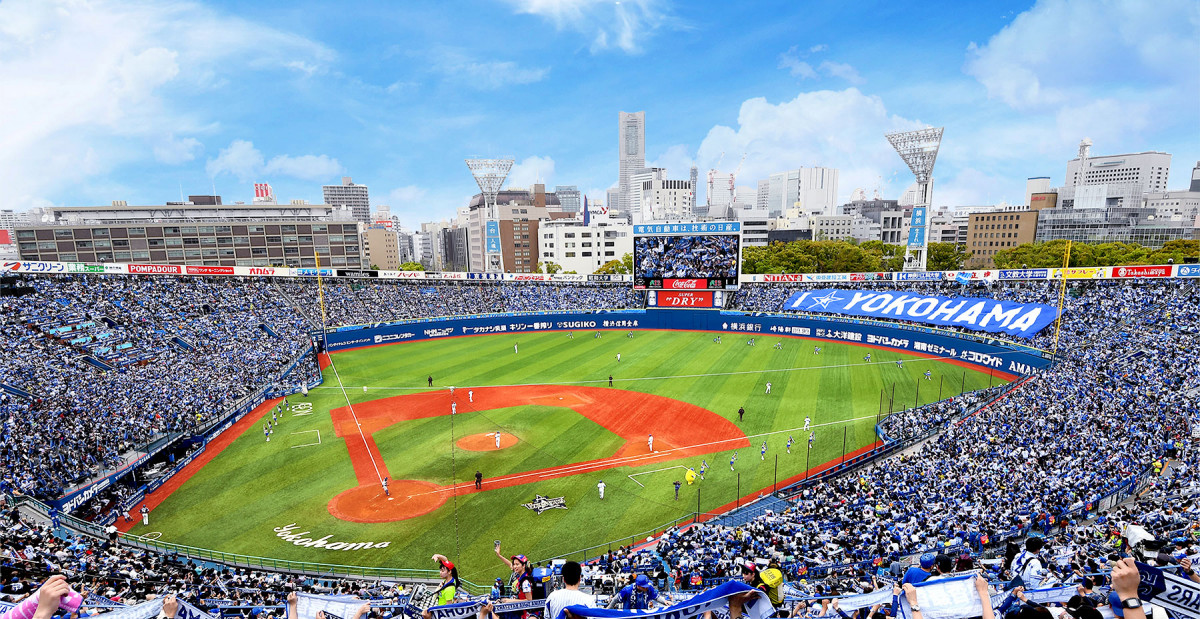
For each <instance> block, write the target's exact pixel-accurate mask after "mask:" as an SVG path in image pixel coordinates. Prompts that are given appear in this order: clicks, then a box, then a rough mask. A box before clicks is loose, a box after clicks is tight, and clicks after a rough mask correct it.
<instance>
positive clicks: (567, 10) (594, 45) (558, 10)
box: [506, 0, 678, 54]
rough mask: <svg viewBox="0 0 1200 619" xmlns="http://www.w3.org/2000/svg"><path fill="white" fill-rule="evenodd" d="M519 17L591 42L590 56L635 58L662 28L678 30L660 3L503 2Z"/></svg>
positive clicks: (639, 0) (628, 0) (588, 0)
mask: <svg viewBox="0 0 1200 619" xmlns="http://www.w3.org/2000/svg"><path fill="white" fill-rule="evenodd" d="M506 1H507V3H508V4H510V5H512V6H513V7H514V8H516V10H517V12H518V13H526V14H530V15H537V16H539V17H542V18H544V19H547V20H549V21H551V22H553V23H554V26H555V28H557V29H559V30H563V29H568V28H569V29H572V30H576V31H578V32H579V33H580V34H583V35H584V36H588V37H590V38H591V45H590V48H591V51H592V52H593V53H595V52H598V51H602V50H606V49H609V48H614V47H615V48H619V49H620V50H622V51H624V52H626V53H629V54H636V53H639V52H641V51H642V48H643V44H644V42H645V40H646V39H648V38H650V37H651V36H652V35H653V34H654V33H655V32H656V31H657V30H659V29H660V28H663V27H665V26H669V25H674V26H678V23H677V22H676V20H674V19H673V18H672V16H671V14H670V13H669V11H668V10H667V9H666V8H665V4H666V2H663V1H661V0H623V1H618V2H614V1H612V0H506Z"/></svg>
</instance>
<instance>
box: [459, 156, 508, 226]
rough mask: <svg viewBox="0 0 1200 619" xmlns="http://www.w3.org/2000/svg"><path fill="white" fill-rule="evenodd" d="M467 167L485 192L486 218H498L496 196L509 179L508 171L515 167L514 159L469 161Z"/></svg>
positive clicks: (480, 188)
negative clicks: (505, 180)
mask: <svg viewBox="0 0 1200 619" xmlns="http://www.w3.org/2000/svg"><path fill="white" fill-rule="evenodd" d="M466 161H467V167H468V168H470V169H471V176H474V177H475V182H476V183H477V184H478V185H479V190H480V191H482V192H483V207H484V211H485V213H484V216H485V217H486V218H488V219H495V217H496V196H497V195H498V194H499V193H500V188H501V187H503V186H504V179H506V178H508V171H509V170H511V169H512V167H513V160H512V159H467V160H466Z"/></svg>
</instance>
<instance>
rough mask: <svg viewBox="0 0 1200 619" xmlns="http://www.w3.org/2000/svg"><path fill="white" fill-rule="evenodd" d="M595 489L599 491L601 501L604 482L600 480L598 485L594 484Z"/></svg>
mask: <svg viewBox="0 0 1200 619" xmlns="http://www.w3.org/2000/svg"><path fill="white" fill-rule="evenodd" d="M596 489H597V490H599V491H600V498H602V499H603V498H604V480H603V479H601V480H600V483H598V484H596Z"/></svg>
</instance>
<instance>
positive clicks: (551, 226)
mask: <svg viewBox="0 0 1200 619" xmlns="http://www.w3.org/2000/svg"><path fill="white" fill-rule="evenodd" d="M680 182H684V181H680ZM538 235H539V241H540V244H539V246H538V248H539V251H540V252H541V253H540V256H541V262H543V263H546V262H553V263H554V264H557V265H558V266H560V267H562V270H563V271H573V272H575V273H579V274H584V275H586V274H590V273H594V272H595V271H596V269H599V268H600V267H602V266H604V265H605V264H607V263H609V262H611V261H613V260H620V259H621V258H622V257H623V256H624V255H625V254H632V253H633V226H631V225H630V224H629V223H627V222H626V221H625V220H624V219H618V218H613V217H609V216H608V214H607V213H595V212H593V213H590V214H589V216H588V218H587V222H586V223H585V222H584V221H583V219H582V218H580V219H555V220H551V221H545V222H542V225H541V226H540V228H539V231H538Z"/></svg>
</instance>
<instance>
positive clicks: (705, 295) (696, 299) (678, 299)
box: [646, 290, 713, 309]
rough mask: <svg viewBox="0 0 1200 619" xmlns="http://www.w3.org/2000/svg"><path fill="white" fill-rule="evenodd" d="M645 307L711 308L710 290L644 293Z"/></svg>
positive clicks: (653, 291)
mask: <svg viewBox="0 0 1200 619" xmlns="http://www.w3.org/2000/svg"><path fill="white" fill-rule="evenodd" d="M646 305H649V306H651V307H692V308H702V309H712V308H713V291H711V290H650V291H647V292H646Z"/></svg>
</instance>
